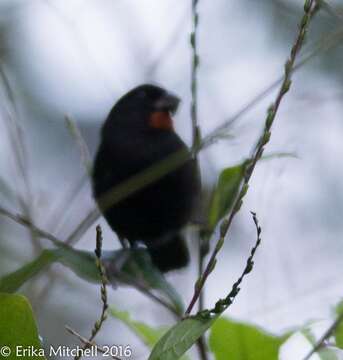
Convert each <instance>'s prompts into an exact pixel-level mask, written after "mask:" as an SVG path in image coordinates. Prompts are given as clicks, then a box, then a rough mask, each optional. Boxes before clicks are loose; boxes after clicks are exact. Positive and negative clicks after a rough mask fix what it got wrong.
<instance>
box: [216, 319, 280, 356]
mask: <svg viewBox="0 0 343 360" xmlns="http://www.w3.org/2000/svg"><path fill="white" fill-rule="evenodd" d="M285 340H286V338H285V337H278V336H274V335H270V334H268V333H266V332H265V331H263V330H262V329H260V328H258V327H256V326H253V325H250V324H245V323H241V322H236V321H233V320H230V319H227V318H220V319H218V320H217V321H216V323H215V324H214V325H213V326H212V328H211V333H210V338H209V345H210V348H211V350H212V352H213V353H214V355H215V359H216V360H227V358H228V354H230V360H277V359H278V352H279V347H280V346H281V344H282V343H283V342H284V341H285Z"/></svg>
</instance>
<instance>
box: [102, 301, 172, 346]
mask: <svg viewBox="0 0 343 360" xmlns="http://www.w3.org/2000/svg"><path fill="white" fill-rule="evenodd" d="M109 314H110V315H112V316H113V317H115V318H116V319H118V320H120V321H121V322H123V323H124V324H125V325H126V326H128V328H129V329H131V330H132V332H133V333H135V334H136V335H137V336H138V337H139V338H140V339H141V340H142V341H143V343H144V344H145V345H147V346H148V347H149V348H152V347H153V346H154V345H155V344H156V342H157V341H158V340H159V339H160V337H161V336H162V335H163V334H164V333H165V332H166V328H165V327H162V328H157V329H154V328H153V327H151V326H149V325H146V324H145V323H143V322H140V321H135V320H133V319H131V316H130V314H129V313H128V312H127V311H119V310H117V309H116V308H115V307H114V306H110V308H109Z"/></svg>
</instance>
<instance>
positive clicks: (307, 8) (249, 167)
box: [185, 0, 318, 316]
mask: <svg viewBox="0 0 343 360" xmlns="http://www.w3.org/2000/svg"><path fill="white" fill-rule="evenodd" d="M317 10H318V6H317V4H316V2H315V0H306V1H305V4H304V15H303V17H302V19H301V22H300V26H299V31H298V34H297V37H296V40H295V43H294V45H293V46H292V49H291V53H290V57H289V59H288V60H287V62H286V64H285V70H284V77H283V81H282V84H281V86H280V89H279V92H278V94H277V96H276V99H275V101H274V103H273V104H272V105H271V106H270V107H269V109H268V113H267V117H266V120H265V125H264V130H263V132H262V135H261V137H260V138H259V141H258V142H257V144H256V147H255V149H254V151H253V154H252V155H251V157H250V159H249V160H248V161H247V162H246V167H245V168H246V169H245V174H244V181H243V185H242V187H241V190H240V192H239V194H238V196H237V197H236V200H235V202H234V204H233V206H232V210H231V213H230V215H229V217H228V218H227V219H225V220H223V222H222V224H221V226H220V236H219V240H218V241H217V244H216V246H215V248H214V250H213V252H212V254H211V257H210V259H209V261H208V263H207V266H206V268H205V270H204V272H203V274H202V275H201V276H200V278H199V279H198V281H197V282H196V285H195V288H194V293H193V296H192V298H191V301H190V303H189V305H188V307H187V310H186V312H185V316H188V315H190V313H191V311H192V310H193V307H194V305H195V304H196V302H197V300H198V299H199V297H200V294H201V292H202V289H203V287H204V284H205V282H206V280H207V278H208V277H209V275H210V274H211V272H212V271H213V270H214V268H215V265H216V262H217V255H218V253H219V251H220V249H221V247H222V246H223V244H224V241H225V238H226V236H227V234H228V231H229V229H230V226H231V224H232V221H233V219H234V217H235V215H236V214H237V213H238V211H239V210H240V208H241V205H242V203H243V198H244V196H245V195H246V193H247V191H248V188H249V181H250V178H251V176H252V174H253V171H254V169H255V166H256V164H257V162H258V160H259V159H260V158H261V156H262V154H263V151H264V147H265V145H266V144H267V143H268V142H269V140H270V136H271V132H270V131H271V127H272V125H273V123H274V120H275V117H276V114H277V112H278V110H279V107H280V104H281V101H282V99H283V98H284V96H285V94H286V93H287V92H288V91H289V89H290V87H291V75H292V71H293V67H294V65H295V60H296V57H297V55H298V53H299V51H300V49H301V46H302V45H303V43H304V40H305V37H306V32H307V29H308V26H309V23H310V20H311V18H312V16H313V15H314V13H315V12H316V11H317Z"/></svg>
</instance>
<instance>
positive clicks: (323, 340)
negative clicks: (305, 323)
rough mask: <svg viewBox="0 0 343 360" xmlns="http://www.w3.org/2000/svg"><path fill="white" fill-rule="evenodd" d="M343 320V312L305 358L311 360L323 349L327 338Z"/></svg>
mask: <svg viewBox="0 0 343 360" xmlns="http://www.w3.org/2000/svg"><path fill="white" fill-rule="evenodd" d="M342 321H343V313H341V314H340V315H339V316H338V317H337V319H336V320H335V321H334V322H333V323H332V325H331V326H330V327H329V328H328V329H327V330H326V331H325V333H324V334H323V336H322V337H321V338H320V339H319V340H318V342H317V343H316V344H315V345H314V346H313V349H312V350H311V351H310V352H309V353H308V354H307V355H306V356H305V357H304V359H303V360H309V359H310V358H311V356H312V355H314V353H316V352H317V351H318V350H320V349H321V347H322V346H323V345H324V342H325V340H327V339H328V338H329V337H330V336H331V335H332V334H333V333H334V331H335V330H336V329H337V328H338V326H339V325H340V324H341V322H342Z"/></svg>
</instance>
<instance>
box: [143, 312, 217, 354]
mask: <svg viewBox="0 0 343 360" xmlns="http://www.w3.org/2000/svg"><path fill="white" fill-rule="evenodd" d="M217 318H218V315H215V316H202V315H200V314H197V315H195V316H192V317H189V318H186V319H184V320H182V321H180V322H178V323H177V324H176V325H175V326H173V327H172V328H171V329H169V330H168V331H167V332H166V334H165V335H164V336H162V338H161V339H160V340H159V341H158V343H157V344H156V345H155V347H154V348H153V350H152V352H151V354H150V356H149V359H148V360H176V359H179V358H180V357H181V356H182V355H183V354H184V353H185V352H186V351H187V350H188V349H189V348H190V347H191V346H192V345H193V344H194V343H195V342H196V341H197V340H198V339H199V338H200V337H201V335H202V334H203V333H204V332H205V331H206V330H208V329H209V328H210V327H211V325H212V324H213V323H214V322H215V321H216V319H217Z"/></svg>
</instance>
